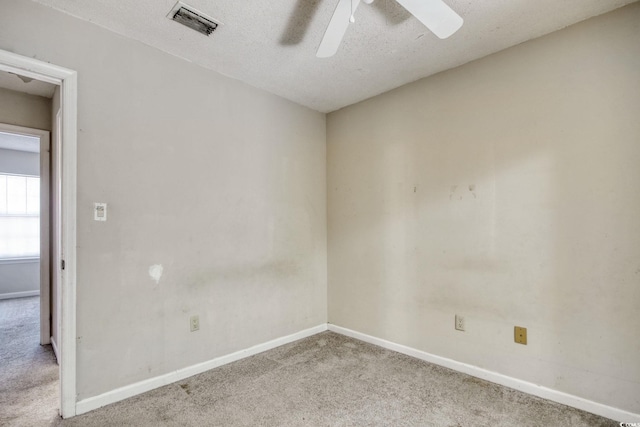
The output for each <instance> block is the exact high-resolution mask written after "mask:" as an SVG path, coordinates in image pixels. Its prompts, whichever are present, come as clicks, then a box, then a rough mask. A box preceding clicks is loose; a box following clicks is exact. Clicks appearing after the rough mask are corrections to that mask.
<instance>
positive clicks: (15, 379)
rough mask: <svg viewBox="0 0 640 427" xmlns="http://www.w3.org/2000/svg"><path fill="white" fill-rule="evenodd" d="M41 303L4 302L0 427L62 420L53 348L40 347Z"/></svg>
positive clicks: (0, 312) (26, 300)
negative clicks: (60, 417)
mask: <svg viewBox="0 0 640 427" xmlns="http://www.w3.org/2000/svg"><path fill="white" fill-rule="evenodd" d="M39 300H40V297H28V298H16V299H9V300H0V426H12V427H13V426H16V427H18V426H20V427H21V426H25V427H34V426H49V425H52V424H53V423H55V422H57V421H58V420H59V417H58V365H57V364H56V359H55V356H54V354H53V350H52V349H51V345H45V346H41V345H40V305H39V303H40V301H39Z"/></svg>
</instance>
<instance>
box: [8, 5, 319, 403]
mask: <svg viewBox="0 0 640 427" xmlns="http://www.w3.org/2000/svg"><path fill="white" fill-rule="evenodd" d="M27 23H28V25H27ZM0 28H2V31H1V32H0V48H1V49H5V50H9V51H12V52H15V53H18V54H21V55H24V56H28V57H34V58H36V59H39V60H43V61H48V62H51V63H53V64H56V65H60V66H63V67H68V68H71V69H74V70H77V71H78V94H79V95H78V96H79V98H78V102H79V106H78V109H79V112H78V179H77V182H78V212H77V215H78V224H77V233H78V234H77V238H78V240H77V247H78V249H77V253H78V259H77V262H78V265H77V304H78V308H77V346H78V347H77V363H78V366H77V368H78V371H77V374H78V379H77V392H78V400H83V399H86V398H88V397H91V396H96V395H98V394H101V393H104V392H107V391H110V390H113V389H115V388H117V387H121V386H125V385H128V384H131V383H134V382H137V381H141V380H145V379H148V378H152V377H155V376H158V375H161V374H165V373H168V372H172V371H174V370H176V369H179V368H184V367H187V366H190V365H193V364H196V363H199V362H203V361H207V360H210V359H213V358H215V357H217V356H221V355H225V354H229V353H231V352H234V351H237V350H241V349H245V348H248V347H250V346H253V345H255V344H259V343H263V342H266V341H269V340H271V339H274V338H277V337H281V336H285V335H288V334H292V333H295V332H299V331H301V330H303V329H306V328H310V327H313V326H316V325H319V324H322V323H324V322H326V320H327V317H326V315H327V311H326V310H327V309H326V295H327V288H326V178H325V173H326V162H325V160H326V159H325V156H326V145H325V141H326V135H325V116H324V115H323V114H320V113H317V112H314V111H311V110H309V109H306V108H303V107H300V106H298V105H295V104H293V103H291V102H289V101H286V100H284V99H282V98H279V97H276V96H274V95H271V94H267V93H266V92H263V91H260V90H257V89H255V88H252V87H249V86H247V85H245V84H243V83H241V82H238V81H236V80H232V79H229V78H225V77H222V76H220V75H218V74H216V73H213V72H211V71H208V70H205V69H203V68H200V67H198V66H196V65H194V64H190V63H188V62H186V61H184V60H181V59H178V58H175V57H173V56H170V55H168V54H165V53H162V52H160V51H158V50H155V49H153V48H150V47H148V46H145V45H143V44H141V43H139V42H135V41H132V40H128V39H125V38H123V37H121V36H118V35H116V34H114V33H111V32H109V31H106V30H104V29H101V28H99V27H97V26H95V25H93V24H91V23H88V22H83V21H81V20H78V19H76V18H73V17H70V16H67V15H64V14H62V13H60V12H57V11H54V10H52V9H50V8H48V7H45V6H41V5H37V4H34V3H32V2H24V1H19V0H8V1H4V2H3V13H2V15H1V16H0ZM62 29H64V31H62ZM94 202H106V203H107V204H108V220H107V221H106V222H96V221H94V220H93V203H94ZM193 315H199V317H200V330H199V331H197V332H193V333H192V332H190V331H189V318H190V316H193ZM62 357H64V355H62Z"/></svg>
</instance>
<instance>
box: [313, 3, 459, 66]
mask: <svg viewBox="0 0 640 427" xmlns="http://www.w3.org/2000/svg"><path fill="white" fill-rule="evenodd" d="M362 1H364V2H365V3H367V4H371V3H373V0H362ZM396 1H397V2H398V3H400V5H402V7H404V8H405V9H407V10H408V11H409V12H410V13H411V14H412V15H413V16H415V17H416V18H418V20H419V21H420V22H422V23H423V24H424V25H425V26H426V27H427V28H428V29H429V30H431V32H432V33H434V34H435V35H436V36H438V37H439V38H441V39H446V38H447V37H449V36H450V35H452V34H453V33H455V32H456V31H458V29H459V28H460V27H461V26H462V22H463V21H462V18H461V17H460V15H458V14H457V13H456V12H454V11H453V9H451V8H450V7H449V6H447V5H446V4H445V3H444V2H443V1H442V0H396ZM359 4H360V0H338V6H336V10H335V11H334V12H333V16H332V17H331V21H330V22H329V26H328V27H327V31H326V32H325V33H324V37H323V39H322V42H321V43H320V47H318V51H317V52H316V56H317V57H318V58H328V57H330V56H333V55H335V53H336V52H337V51H338V47H340V42H341V41H342V38H343V37H344V34H345V33H346V32H347V28H348V27H349V23H353V22H355V18H354V16H353V14H354V13H355V11H356V9H357V8H358V5H359Z"/></svg>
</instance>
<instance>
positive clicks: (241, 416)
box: [58, 332, 618, 427]
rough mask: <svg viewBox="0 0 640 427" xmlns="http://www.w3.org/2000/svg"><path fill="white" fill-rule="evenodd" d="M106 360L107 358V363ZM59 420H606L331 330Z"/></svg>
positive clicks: (87, 423) (544, 423)
mask: <svg viewBox="0 0 640 427" xmlns="http://www.w3.org/2000/svg"><path fill="white" fill-rule="evenodd" d="M114 363H115V362H114ZM58 425H61V426H78V427H92V426H95V427H103V426H140V427H142V426H149V427H157V426H225V427H229V426H314V427H315V426H437V427H440V426H446V427H449V426H473V427H476V426H491V427H496V426H505V427H507V426H508V427H513V426H519V427H520V426H540V427H549V426H614V425H618V424H617V423H615V422H613V421H611V420H607V419H605V418H602V417H599V416H596V415H593V414H589V413H587V412H583V411H579V410H577V409H573V408H569V407H567V406H563V405H560V404H556V403H553V402H550V401H546V400H543V399H540V398H537V397H533V396H529V395H527V394H524V393H521V392H518V391H515V390H512V389H508V388H506V387H502V386H499V385H495V384H492V383H489V382H486V381H482V380H479V379H476V378H474V377H470V376H468V375H464V374H460V373H457V372H454V371H451V370H449V369H445V368H442V367H439V366H436V365H432V364H430V363H426V362H423V361H420V360H417V359H414V358H411V357H408V356H405V355H402V354H399V353H395V352H392V351H388V350H385V349H382V348H380V347H377V346H374V345H370V344H367V343H364V342H361V341H358V340H355V339H352V338H348V337H345V336H342V335H338V334H335V333H332V332H323V333H320V334H317V335H314V336H312V337H310V338H306V339H303V340H300V341H296V342H294V343H291V344H288V345H284V346H282V347H278V348H276V349H273V350H270V351H267V352H264V353H261V354H258V355H256V356H253V357H250V358H247V359H244V360H241V361H238V362H235V363H232V364H229V365H226V366H222V367H220V368H217V369H213V370H211V371H208V372H205V373H203V374H200V375H196V376H194V377H191V378H188V379H186V380H183V381H180V382H178V383H174V384H170V385H167V386H165V387H162V388H159V389H156V390H153V391H150V392H148V393H145V394H142V395H139V396H136V397H133V398H131V399H127V400H125V401H122V402H119V403H115V404H113V405H109V406H107V407H104V408H101V409H98V410H95V411H93V412H90V413H87V414H84V415H80V416H77V417H75V418H71V419H68V420H64V421H59V423H58Z"/></svg>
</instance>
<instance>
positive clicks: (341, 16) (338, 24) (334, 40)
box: [316, 0, 360, 58]
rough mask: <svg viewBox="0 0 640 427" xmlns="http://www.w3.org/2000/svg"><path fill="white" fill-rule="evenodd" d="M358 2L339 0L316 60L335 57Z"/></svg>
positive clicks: (356, 0)
mask: <svg viewBox="0 0 640 427" xmlns="http://www.w3.org/2000/svg"><path fill="white" fill-rule="evenodd" d="M359 4H360V0H339V1H338V5H337V6H336V10H335V11H334V12H333V16H332V17H331V21H330V22H329V26H328V27H327V31H326V32H325V33H324V37H323V38H322V42H320V47H318V51H317V52H316V56H317V57H318V58H328V57H330V56H333V55H335V53H336V52H337V51H338V48H339V47H340V42H341V41H342V38H343V37H344V33H346V32H347V28H348V27H349V18H351V14H352V13H354V12H355V11H356V8H357V7H358V5H359Z"/></svg>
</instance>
